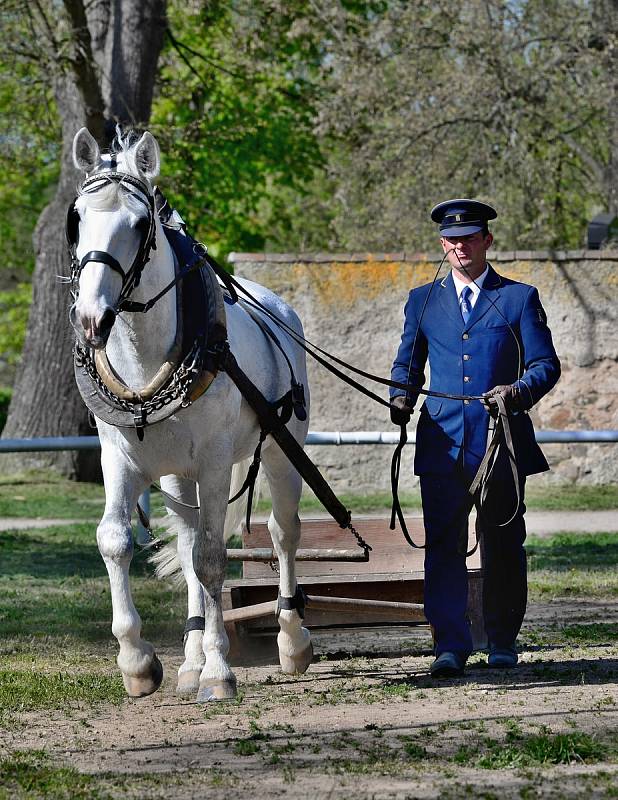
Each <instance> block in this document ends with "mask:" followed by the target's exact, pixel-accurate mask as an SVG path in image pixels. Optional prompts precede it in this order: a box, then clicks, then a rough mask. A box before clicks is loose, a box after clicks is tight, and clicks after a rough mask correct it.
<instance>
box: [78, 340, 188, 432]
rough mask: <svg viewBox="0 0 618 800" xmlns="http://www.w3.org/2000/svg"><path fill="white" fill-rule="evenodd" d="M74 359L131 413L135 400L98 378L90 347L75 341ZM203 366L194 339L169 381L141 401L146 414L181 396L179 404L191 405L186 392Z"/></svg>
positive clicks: (183, 405)
mask: <svg viewBox="0 0 618 800" xmlns="http://www.w3.org/2000/svg"><path fill="white" fill-rule="evenodd" d="M75 362H76V364H77V366H78V367H81V368H82V369H84V370H85V371H86V373H87V374H88V376H89V377H90V379H91V380H92V381H93V382H94V383H95V384H96V387H97V389H98V390H99V391H100V392H101V393H102V394H103V395H104V397H106V398H107V399H108V400H109V401H110V402H111V403H113V404H114V405H115V406H117V407H119V408H121V409H122V410H123V411H127V412H130V413H133V411H134V404H133V403H130V402H129V401H128V400H123V399H122V398H121V397H118V395H116V394H114V392H112V391H111V390H110V389H109V388H108V387H107V386H106V385H105V383H103V381H102V380H101V376H100V375H99V372H98V370H97V368H96V364H95V362H94V358H93V357H92V353H91V351H90V348H87V347H83V345H81V344H79V343H77V342H76V344H75ZM201 369H202V358H201V344H200V341H199V340H197V339H196V341H195V342H194V343H193V347H192V348H191V350H190V351H189V353H188V354H187V355H186V356H185V358H184V359H183V361H182V362H181V363H180V364H179V365H178V367H177V369H176V371H175V372H174V375H173V377H172V379H171V381H170V382H169V383H168V385H167V386H166V387H165V388H164V389H162V390H160V391H159V392H157V394H155V396H154V397H153V398H152V399H151V400H147V401H146V402H145V403H143V405H142V408H143V412H144V414H145V415H146V416H148V414H152V413H153V412H155V411H159V410H160V409H162V408H164V407H165V406H167V405H169V404H170V403H172V402H174V401H175V400H181V401H182V405H181V408H187V407H188V406H190V405H191V400H190V399H189V392H190V390H191V386H192V385H193V383H194V381H195V380H196V378H197V377H198V375H199V374H200V372H201Z"/></svg>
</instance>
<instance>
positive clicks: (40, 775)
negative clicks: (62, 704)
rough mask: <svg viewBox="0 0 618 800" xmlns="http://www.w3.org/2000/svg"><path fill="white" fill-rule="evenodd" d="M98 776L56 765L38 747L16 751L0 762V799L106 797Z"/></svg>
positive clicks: (91, 799)
mask: <svg viewBox="0 0 618 800" xmlns="http://www.w3.org/2000/svg"><path fill="white" fill-rule="evenodd" d="M97 783H98V781H97V779H96V778H94V777H93V776H91V775H83V774H82V773H80V772H78V771H77V770H76V769H73V768H71V767H56V766H53V765H52V764H51V763H50V760H49V756H47V755H46V754H45V753H44V752H43V751H40V750H27V751H18V752H15V753H13V754H12V755H10V756H9V757H8V758H4V759H2V761H0V800H21V798H24V800H25V798H53V800H107V798H111V797H113V795H112V794H110V793H108V792H107V791H101V789H100V788H99V787H98V786H97Z"/></svg>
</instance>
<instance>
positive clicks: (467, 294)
mask: <svg viewBox="0 0 618 800" xmlns="http://www.w3.org/2000/svg"><path fill="white" fill-rule="evenodd" d="M471 297H472V289H471V288H470V287H469V286H464V288H463V289H462V290H461V316H462V317H463V321H464V322H468V320H469V319H470V314H471V313H472V306H471V305H470V298H471Z"/></svg>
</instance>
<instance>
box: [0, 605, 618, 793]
mask: <svg viewBox="0 0 618 800" xmlns="http://www.w3.org/2000/svg"><path fill="white" fill-rule="evenodd" d="M567 621H568V622H569V623H570V624H581V623H591V624H598V623H599V622H601V621H602V622H603V623H605V622H608V623H616V622H617V621H618V602H615V601H610V602H602V603H599V602H592V601H590V602H577V603H567V602H564V601H555V602H550V603H535V604H533V605H531V607H530V611H529V614H528V617H527V620H526V624H525V629H524V631H523V633H522V637H521V638H522V643H523V647H522V650H523V652H522V654H521V662H520V664H519V666H518V667H517V668H516V669H512V670H508V671H496V670H490V669H488V668H487V667H486V665H485V656H484V655H483V654H476V655H474V656H473V657H472V658H471V660H470V662H469V666H468V669H467V672H466V675H465V677H463V678H461V679H456V680H450V681H446V680H442V681H432V680H430V679H429V678H428V675H427V668H428V666H429V664H430V662H431V656H430V652H429V649H428V648H429V639H428V631H427V629H426V628H416V629H411V628H386V629H381V630H364V631H362V632H360V631H355V632H350V631H335V632H328V633H319V632H316V634H315V636H314V644H315V650H316V659H315V662H314V663H313V664H312V666H311V667H310V670H309V672H308V673H307V674H306V675H303V676H299V677H288V676H283V675H282V674H281V673H280V672H278V670H277V669H276V668H275V667H254V668H243V667H239V668H237V669H236V674H237V678H238V684H239V690H240V697H239V700H238V702H228V703H223V704H216V705H207V706H198V705H196V704H195V703H192V702H189V701H185V700H180V699H178V698H177V697H176V695H175V692H174V690H175V671H176V669H177V667H178V665H179V663H180V656H181V652H180V646H179V647H178V648H174V649H168V650H164V651H162V652H159V655H160V657H161V660H162V662H163V665H164V668H165V673H166V674H165V678H164V683H163V685H162V687H161V689H160V690H159V691H158V692H157V693H156V694H154V695H153V696H151V697H148V698H144V699H140V700H130V699H126V700H125V701H124V702H122V703H121V704H120V705H111V704H109V705H103V706H98V707H96V709H94V710H93V709H92V708H87V707H81V708H80V707H73V708H69V709H65V710H63V711H56V712H51V713H50V712H40V713H29V714H27V715H22V717H21V718H20V723H21V724H18V725H17V726H16V727H15V728H14V729H10V730H0V749H4V748H6V749H7V750H9V751H14V750H16V749H22V748H23V749H29V750H33V749H44V750H45V751H47V753H49V754H50V755H51V756H52V758H53V761H54V763H56V764H60V765H65V766H71V767H74V768H76V769H77V770H79V771H80V772H82V773H87V774H89V775H91V776H93V777H95V778H97V780H99V779H100V785H99V784H97V785H99V786H100V788H101V791H107V792H109V793H110V795H111V796H112V797H121V796H122V797H144V798H145V797H148V798H155V797H166V798H168V797H173V798H179V800H180V799H184V798H199V797H208V798H230V797H242V798H243V799H245V798H246V799H247V800H249V798H263V797H265V796H269V797H293V796H294V797H300V798H303V797H312V798H334V799H335V798H336V799H337V800H338V799H339V798H341V799H343V798H355V799H358V798H376V800H377V799H378V798H380V800H381V799H382V798H384V799H386V798H445V797H446V798H449V797H453V798H455V797H457V798H459V797H466V796H470V797H483V798H494V797H495V798H511V797H513V798H515V797H517V798H529V797H541V796H542V797H556V798H570V797H573V798H574V797H582V796H586V797H616V796H618V761H617V760H616V743H617V741H618V651H617V650H616V647H615V646H613V644H612V643H611V642H607V643H599V644H595V645H592V646H591V645H587V646H585V647H580V646H577V644H573V645H568V646H566V645H564V644H552V643H551V631H553V630H555V629H557V628H558V627H559V626H560V625H564V624H565V622H567ZM535 642H536V643H535ZM109 655H110V671H111V670H112V669H113V664H112V663H111V659H112V658H113V656H114V654H113V653H110V654H109ZM561 736H562V737H563V738H560V737H561ZM565 737H566V738H565ZM569 737H570V738H569ZM577 737H580V738H581V737H584V738H583V739H582V741H584V740H585V741H584V744H585V746H586V747H587V748H588V749H587V750H585V749H584V750H582V749H581V747H582V746H583V745H581V742H580V745H581V746H580V749H578V745H577V741H578V738H577ZM556 742H558V743H560V742H563V743H564V742H566V743H567V744H566V745H565V746H567V747H568V742H571V745H573V742H575V745H573V746H574V749H573V754H572V757H567V758H566V760H567V761H570V763H558V764H555V763H553V764H552V763H551V759H550V761H549V763H538V760H537V761H536V762H535V761H534V760H532V761H531V760H530V758H529V755H528V756H527V755H526V754H529V753H530V752H532V750H531V748H532V747H533V746H534V747H537V748H538V747H541V748H542V747H545V746H547V747H549V746H550V745H551V744H552V743H553V744H554V745H555V744H556ZM586 743H587V744H586ZM591 748H592V749H591ZM595 748H596V751H595ZM555 760H556V759H554V761H555ZM558 760H560V759H558ZM89 796H90V795H89ZM105 796H108V795H105Z"/></svg>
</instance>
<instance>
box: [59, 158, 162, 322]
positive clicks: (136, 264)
mask: <svg viewBox="0 0 618 800" xmlns="http://www.w3.org/2000/svg"><path fill="white" fill-rule="evenodd" d="M110 183H117V184H119V185H120V184H121V185H122V186H123V187H125V188H127V187H133V189H137V190H138V191H137V192H136V191H131V189H129V188H127V191H128V192H129V194H130V195H131V197H134V198H135V199H136V200H139V201H140V202H141V203H143V204H144V206H145V207H146V211H147V213H148V219H147V220H145V221H143V222H140V224H139V229H140V230H141V238H140V244H139V248H138V250H137V253H136V255H135V258H134V259H133V263H132V264H131V266H130V267H129V269H128V270H127V271H126V272H125V271H124V269H123V268H122V267H121V265H120V264H119V263H118V261H117V260H116V259H115V258H114V257H113V256H112V255H111V254H110V253H108V252H106V251H105V250H90V251H89V252H88V253H86V255H85V256H84V257H83V258H82V259H81V260H80V259H78V258H77V245H78V243H79V221H80V218H79V212H78V211H77V208H76V206H75V203H76V201H77V197H76V198H75V200H74V201H73V202H72V203H71V205H70V206H69V210H68V212H67V222H66V237H67V242H68V245H69V253H70V255H71V284H72V287H73V295H74V297H77V294H78V291H79V278H80V275H81V273H82V270H83V269H84V267H85V266H86V264H88V263H89V262H91V261H98V262H100V263H102V264H106V265H107V266H108V267H111V269H113V270H114V272H117V273H118V274H119V275H120V277H121V278H122V288H121V290H120V297H119V298H118V303H117V304H116V311H123V310H131V301H130V300H129V297H130V295H131V293H132V292H133V290H134V289H135V288H136V287H137V286H139V282H140V279H141V276H142V270H143V269H144V267H145V266H146V264H147V263H148V261H149V259H150V251H151V250H156V227H155V204H154V196H153V195H152V194H151V193H150V190H149V188H148V186H147V185H146V184H145V183H144V182H143V181H141V180H140V179H139V178H136V177H134V176H133V175H129V173H127V172H102V173H97V174H95V175H92V176H91V177H89V178H86V180H85V181H84V182H83V183H82V185H81V189H80V195H82V194H94V193H95V192H98V191H99V190H100V189H103V188H104V187H105V186H107V185H109V184H110Z"/></svg>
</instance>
